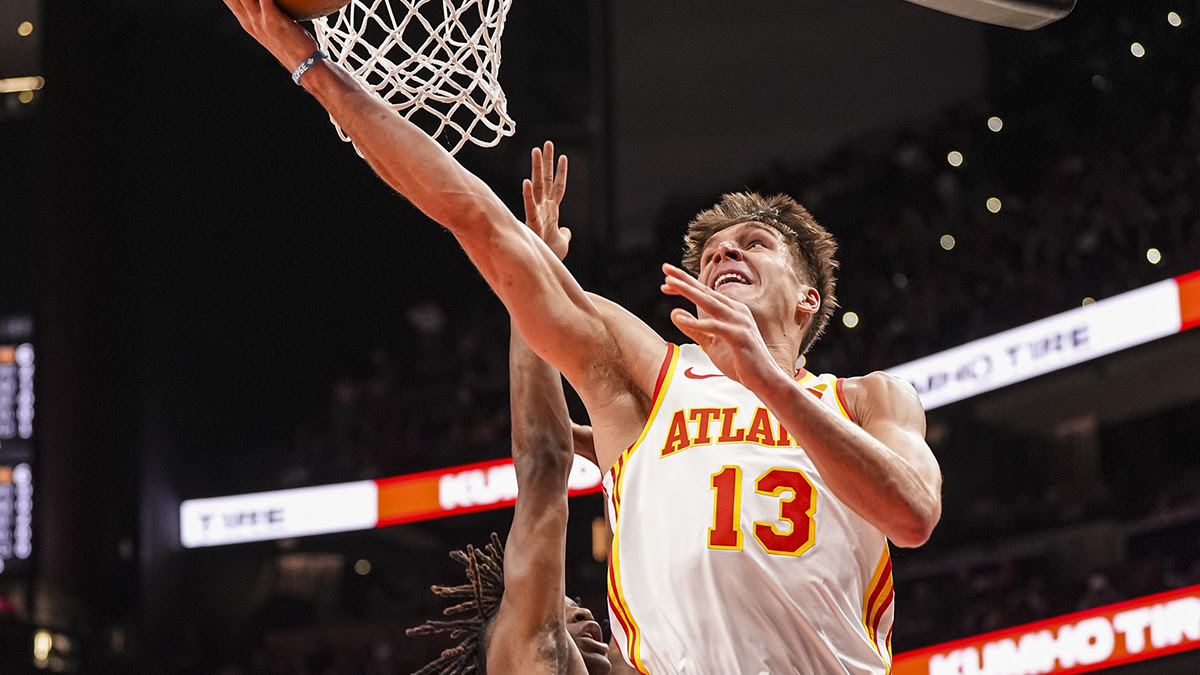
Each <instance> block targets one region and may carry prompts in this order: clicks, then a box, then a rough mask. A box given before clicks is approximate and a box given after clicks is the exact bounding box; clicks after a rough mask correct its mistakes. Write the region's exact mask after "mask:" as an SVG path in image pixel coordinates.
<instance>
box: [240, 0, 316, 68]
mask: <svg viewBox="0 0 1200 675" xmlns="http://www.w3.org/2000/svg"><path fill="white" fill-rule="evenodd" d="M225 5H226V6H228V7H229V9H230V11H232V12H233V15H234V16H236V17H237V20H238V23H240V24H242V28H244V29H245V30H246V32H247V33H249V34H250V36H251V37H253V38H254V39H255V40H258V42H259V44H261V45H262V46H264V47H266V48H267V51H269V52H271V54H272V55H274V56H275V58H277V59H279V62H280V63H281V64H283V67H284V68H287V69H288V70H289V71H290V70H292V69H293V68H295V67H296V66H298V65H300V62H301V61H303V60H304V59H307V58H308V57H309V56H310V55H311V54H312V53H313V52H314V51H316V50H317V41H316V40H314V39H313V37H312V36H311V35H309V34H308V31H306V30H304V27H303V26H301V25H300V24H298V23H296V22H295V21H292V19H291V17H289V16H288V15H286V14H284V13H283V12H282V11H281V10H280V9H279V8H278V7H276V6H275V2H274V0H225Z"/></svg>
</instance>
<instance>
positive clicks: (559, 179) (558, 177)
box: [550, 155, 567, 202]
mask: <svg viewBox="0 0 1200 675" xmlns="http://www.w3.org/2000/svg"><path fill="white" fill-rule="evenodd" d="M565 194H567V156H566V155H561V156H560V157H559V158H558V171H556V172H555V173H554V189H553V191H552V192H551V193H550V196H551V197H552V198H553V199H554V201H556V202H561V201H562V198H563V195H565Z"/></svg>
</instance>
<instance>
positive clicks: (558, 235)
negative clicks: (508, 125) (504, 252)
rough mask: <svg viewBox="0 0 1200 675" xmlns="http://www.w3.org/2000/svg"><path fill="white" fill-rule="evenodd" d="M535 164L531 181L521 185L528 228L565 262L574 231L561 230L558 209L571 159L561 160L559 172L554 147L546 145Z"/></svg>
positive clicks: (537, 153)
mask: <svg viewBox="0 0 1200 675" xmlns="http://www.w3.org/2000/svg"><path fill="white" fill-rule="evenodd" d="M532 163H533V168H532V170H531V171H530V175H529V178H527V179H525V181H524V182H523V183H521V196H522V197H524V198H525V224H526V225H527V226H528V227H529V229H531V230H533V232H534V234H536V235H537V236H538V237H540V238H541V239H542V241H544V242H546V245H547V246H549V247H550V250H551V251H553V252H554V255H556V256H558V259H559V260H562V259H563V258H565V257H567V249H568V248H570V244H571V230H569V229H567V228H565V227H559V226H558V205H559V204H561V203H562V200H563V195H565V194H566V192H567V156H566V155H562V156H561V157H559V158H558V171H557V172H556V171H555V170H554V144H553V143H551V142H550V141H546V145H545V148H534V149H533V153H532Z"/></svg>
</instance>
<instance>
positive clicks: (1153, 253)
mask: <svg viewBox="0 0 1200 675" xmlns="http://www.w3.org/2000/svg"><path fill="white" fill-rule="evenodd" d="M1146 260H1149V261H1150V264H1151V265H1157V264H1158V263H1160V262H1162V253H1159V251H1158V249H1156V248H1152V249H1150V250H1148V251H1146Z"/></svg>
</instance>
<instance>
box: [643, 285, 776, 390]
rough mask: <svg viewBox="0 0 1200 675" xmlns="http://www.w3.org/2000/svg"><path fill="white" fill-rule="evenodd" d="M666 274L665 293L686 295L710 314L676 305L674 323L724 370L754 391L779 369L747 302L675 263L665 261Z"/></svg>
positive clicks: (663, 290)
mask: <svg viewBox="0 0 1200 675" xmlns="http://www.w3.org/2000/svg"><path fill="white" fill-rule="evenodd" d="M663 274H664V275H666V276H665V278H664V280H663V285H662V292H663V293H666V294H667V295H679V296H682V297H684V298H687V299H688V300H691V301H692V302H694V303H696V307H697V308H699V309H701V310H703V311H704V313H705V314H706V315H707V316H706V317H705V318H703V319H701V318H697V317H696V316H694V315H692V314H691V313H690V312H688V311H687V310H684V309H679V308H676V309H674V310H671V322H672V323H674V324H675V325H676V326H677V327H678V328H679V330H681V331H683V333H684V335H687V336H688V337H690V338H691V339H693V340H695V341H696V344H698V345H700V346H701V347H703V348H704V352H705V353H706V354H708V358H710V359H712V362H713V365H715V366H716V367H717V368H719V369H720V370H721V372H722V373H724V374H725V375H726V376H728V377H729V378H731V379H733V380H736V381H737V382H739V383H741V384H743V385H745V386H746V387H747V388H748V389H750V390H751V391H753V390H755V388H756V387H757V386H758V385H759V383H761V382H763V381H765V380H766V378H767V376H768V375H770V374H771V371H773V370H778V368H779V366H777V365H775V361H774V360H773V359H772V358H771V352H770V351H769V350H768V349H767V343H766V342H764V341H763V338H762V333H760V332H759V330H758V324H757V323H755V321H754V315H753V314H751V313H750V308H749V307H747V306H746V304H745V303H742V302H738V301H737V300H731V299H729V298H727V297H725V296H724V295H721V294H720V293H718V292H716V291H714V290H713V289H711V288H709V287H707V286H705V285H704V284H702V283H700V282H699V281H697V280H696V278H695V277H693V276H692V275H690V274H688V273H687V272H684V271H683V270H681V269H679V268H678V267H675V266H674V265H671V264H668V263H663Z"/></svg>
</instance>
